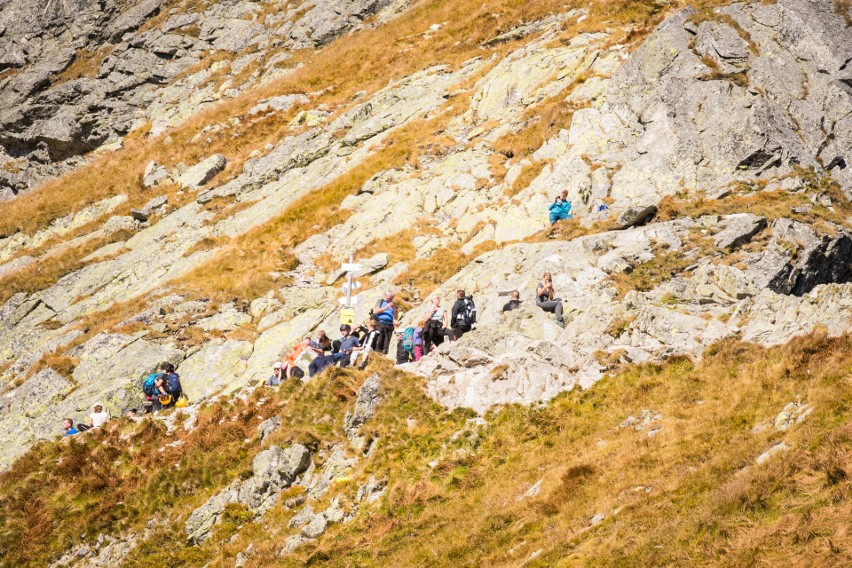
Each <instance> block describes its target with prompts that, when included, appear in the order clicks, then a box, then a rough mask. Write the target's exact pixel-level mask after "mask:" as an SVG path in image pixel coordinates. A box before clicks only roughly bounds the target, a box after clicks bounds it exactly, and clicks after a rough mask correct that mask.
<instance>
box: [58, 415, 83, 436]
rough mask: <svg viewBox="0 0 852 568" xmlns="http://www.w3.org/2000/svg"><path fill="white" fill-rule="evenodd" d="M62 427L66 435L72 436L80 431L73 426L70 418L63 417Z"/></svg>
mask: <svg viewBox="0 0 852 568" xmlns="http://www.w3.org/2000/svg"><path fill="white" fill-rule="evenodd" d="M62 429H63V430H65V435H66V436H73V435H74V434H79V433H80V431H79V430H77V429H76V428H74V421H73V420H71V419H70V418H65V419H64V420H63V421H62Z"/></svg>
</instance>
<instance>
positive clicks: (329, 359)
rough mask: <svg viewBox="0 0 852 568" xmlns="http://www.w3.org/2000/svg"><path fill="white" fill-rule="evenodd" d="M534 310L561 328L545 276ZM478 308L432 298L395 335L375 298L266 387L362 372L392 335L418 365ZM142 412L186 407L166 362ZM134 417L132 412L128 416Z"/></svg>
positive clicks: (386, 306)
mask: <svg viewBox="0 0 852 568" xmlns="http://www.w3.org/2000/svg"><path fill="white" fill-rule="evenodd" d="M567 194H568V192H567V191H563V192H562V194H561V195H559V196H557V197H556V199H555V201H554V202H553V203H552V204H551V205H550V222H551V223H556V222H557V221H559V220H562V219H570V218H572V215H571V202H570V201H569V200H568V198H567ZM535 304H536V306H538V307H539V308H541V309H542V310H544V311H546V312H549V313H553V314H554V315H555V316H556V324H557V325H559V326H560V327H563V328H564V327H565V321H564V319H563V306H562V299H561V298H558V297H556V295H555V291H554V287H553V277H552V275H551V274H550V272H545V273H544V275H543V277H542V280H541V282H539V283H538V285H537V286H536V300H535ZM520 307H521V299H520V293H519V292H518V290H513V291H512V292H511V293H510V299H509V301H508V302H507V303H506V304H505V305H504V306H503V312H510V311H512V310H516V309H518V308H520ZM476 317H477V311H476V304H475V303H474V301H473V298H472V297H471V296H469V295H467V294H465V291H464V290H457V291H456V293H455V302H454V303H453V305H452V308H451V309H450V310H449V311H448V310H447V309H446V308H444V306H442V305H441V297H440V296H435V297H434V298H432V301H431V305H430V306H429V311H428V315H427V316H425V317H424V318H422V319H421V320H420V321H418V322H417V323H416V325H414V326H411V327H408V328H406V329H404V330H402V331H396V328H397V327H398V326H399V325H400V321H399V319H400V312H399V308H398V306H397V304H396V295H395V293H394V292H392V291H388V292H386V293H385V295H384V296H383V297H382V298H381V299H379V300H378V301H377V302H376V304H375V306H374V307H373V309H372V310H371V312H370V319H369V320H368V321H367V323H366V324H365V325H360V326H358V327H357V328H356V329H354V330H353V328H352V326H351V325H349V324H345V323H344V324H342V325H341V326H340V339H337V340H335V341H331V339H330V338H329V337H328V335H327V334H326V333H325V331H322V330H320V331H318V332H317V333H316V336H315V337H312V336H310V335H308V336H305V337H304V338H303V339H302V340H301V341H299V342H298V343H297V344H296V345H295V346H294V347H293V348H292V349H291V350H290V351H289V352H288V353H287V355H286V356H285V357H284V358H283V359H282V360H281V361H276V362H275V364H274V365H273V373H272V375H271V376H270V377H269V379H268V380H267V382H266V384H267V385H269V386H275V385H279V384H281V383H282V382H284V381H285V380H287V379H290V378H297V379H301V378H303V377H304V375H305V371H304V370H303V368H302V366H301V365H302V364H303V363H302V361H303V360H306V362H307V363H308V364H307V368H308V373H309V376H311V377H313V376H315V375H316V374H318V373H321V372H322V371H324V370H325V369H327V368H328V367H331V366H339V367H357V368H359V369H363V368H364V367H366V365H367V360H368V358H369V356H370V354H371V353H373V352H378V353H382V354H384V355H387V354H388V351H389V349H390V346H391V343H392V339H393V338H394V336H396V340H397V348H396V364H397V365H401V364H405V363H409V362H411V361H419V360H420V359H421V358H422V357H424V356H426V355H428V354H429V353H430V352H431V351H432V350H434V349H436V348H437V347H438V346H440V345H442V344H443V343H444V342H447V341H450V342H452V341H458V340H459V339H461V338H462V337H463V336H464V335H465V334H466V333H468V332H469V331H471V330H472V329H473V328H474V326H475V324H476ZM142 391H143V393H144V396H145V400H146V402H145V404H144V406H145V410H146V411H147V412H157V411H160V410H163V409H168V408H181V407H185V406H186V405H187V399H186V396H185V394H184V391H183V385H182V384H181V381H180V376H179V375H178V374H177V372H175V368H174V365H172V364H171V363H168V362H165V363H162V364H161V365H160V368H159V371H158V372H155V373H152V374H150V375H149V376H148V377H147V378H146V379H145V380H144V382H143V385H142ZM128 413H129V414H131V415H135V410H130V411H128ZM109 418H110V416H109V413H107V412H106V411H105V410H104V407H103V405H101V404H100V403H96V404H95V405H94V407H93V410H92V413H91V414H90V415H89V417H88V420H87V422H86V423H85V424H84V423H78V424H77V426H76V427H75V426H74V422H73V421H72V420H71V419H70V418H65V419H64V420H63V429H64V430H65V435H66V436H72V435H75V434H79V433H80V432H84V431H86V430H89V429H91V428H98V427H100V426H102V425H103V424H105V423H106V422H107V421H108V420H109Z"/></svg>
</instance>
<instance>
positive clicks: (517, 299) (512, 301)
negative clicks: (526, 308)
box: [503, 290, 521, 312]
mask: <svg viewBox="0 0 852 568" xmlns="http://www.w3.org/2000/svg"><path fill="white" fill-rule="evenodd" d="M520 307H521V293H520V292H518V291H517V290H512V292H511V294H509V301H508V302H506V303H505V304H503V311H504V312H511V311H512V310H517V309H518V308H520Z"/></svg>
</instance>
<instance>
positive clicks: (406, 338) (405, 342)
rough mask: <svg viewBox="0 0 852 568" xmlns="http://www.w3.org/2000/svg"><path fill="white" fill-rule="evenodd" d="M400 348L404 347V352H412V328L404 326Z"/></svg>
mask: <svg viewBox="0 0 852 568" xmlns="http://www.w3.org/2000/svg"><path fill="white" fill-rule="evenodd" d="M402 348H403V349H405V351H406V352H408V353H412V352H414V328H413V327H406V328H405V331H403V332H402Z"/></svg>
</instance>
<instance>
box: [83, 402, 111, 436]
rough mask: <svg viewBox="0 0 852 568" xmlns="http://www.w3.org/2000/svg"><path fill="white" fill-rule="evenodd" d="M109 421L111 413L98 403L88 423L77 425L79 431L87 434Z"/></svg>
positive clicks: (93, 407)
mask: <svg viewBox="0 0 852 568" xmlns="http://www.w3.org/2000/svg"><path fill="white" fill-rule="evenodd" d="M107 420H109V412H107V411H105V410H104V406H103V405H102V404H101V403H100V402H96V403H95V404H94V405H93V406H92V413H91V414H89V418H88V420H87V421H86V423H85V424H77V430H78V431H80V432H85V431H86V430H91V429H92V428H99V427H101V426H103V425H104V424H106V422H107Z"/></svg>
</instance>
